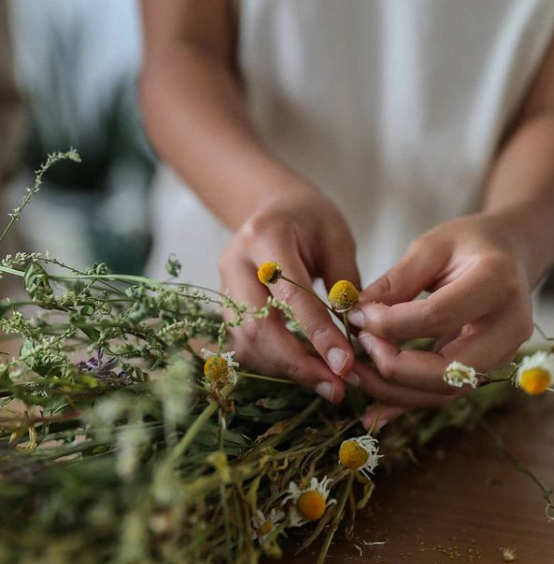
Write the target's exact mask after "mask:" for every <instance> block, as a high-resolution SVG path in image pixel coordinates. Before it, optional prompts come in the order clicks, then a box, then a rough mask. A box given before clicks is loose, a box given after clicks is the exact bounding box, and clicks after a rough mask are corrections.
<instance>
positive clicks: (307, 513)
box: [296, 490, 327, 521]
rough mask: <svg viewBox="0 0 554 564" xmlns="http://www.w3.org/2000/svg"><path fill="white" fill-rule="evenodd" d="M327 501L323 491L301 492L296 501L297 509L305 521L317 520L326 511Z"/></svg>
mask: <svg viewBox="0 0 554 564" xmlns="http://www.w3.org/2000/svg"><path fill="white" fill-rule="evenodd" d="M326 507H327V502H326V500H325V497H324V496H323V494H322V493H321V492H318V491H315V490H310V491H307V492H305V493H303V494H301V495H300V496H299V498H298V501H297V502H296V510H297V511H298V514H299V515H300V517H302V519H304V520H305V521H317V520H318V519H321V517H322V516H323V514H324V513H325V508H326Z"/></svg>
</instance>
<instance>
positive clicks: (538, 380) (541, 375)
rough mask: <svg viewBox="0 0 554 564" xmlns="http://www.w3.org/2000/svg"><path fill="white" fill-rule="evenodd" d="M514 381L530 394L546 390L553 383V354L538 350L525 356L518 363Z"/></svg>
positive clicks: (535, 394)
mask: <svg viewBox="0 0 554 564" xmlns="http://www.w3.org/2000/svg"><path fill="white" fill-rule="evenodd" d="M515 383H516V385H517V386H519V387H520V388H521V389H522V390H523V391H525V392H527V393H528V394H530V395H532V396H538V395H540V394H543V393H544V392H546V390H547V389H548V388H550V387H551V386H552V385H554V355H553V354H551V353H547V352H544V351H540V352H536V353H535V354H534V355H531V356H526V357H525V358H524V359H523V360H522V362H521V364H520V365H519V368H518V370H517V374H516V378H515Z"/></svg>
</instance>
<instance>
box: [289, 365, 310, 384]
mask: <svg viewBox="0 0 554 564" xmlns="http://www.w3.org/2000/svg"><path fill="white" fill-rule="evenodd" d="M285 374H286V376H287V378H289V379H290V380H293V381H295V382H298V383H300V384H302V383H303V380H304V374H305V372H304V371H303V370H302V367H301V365H300V363H296V362H293V363H289V364H287V366H286V368H285Z"/></svg>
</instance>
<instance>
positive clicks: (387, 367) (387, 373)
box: [377, 357, 396, 382]
mask: <svg viewBox="0 0 554 564" xmlns="http://www.w3.org/2000/svg"><path fill="white" fill-rule="evenodd" d="M377 368H378V369H379V373H380V374H381V376H382V377H383V379H384V380H387V381H388V382H394V381H395V380H396V369H395V368H396V367H395V363H394V360H393V359H391V358H388V357H385V358H382V359H380V360H379V363H378V364H377Z"/></svg>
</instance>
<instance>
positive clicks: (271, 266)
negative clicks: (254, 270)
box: [258, 261, 283, 286]
mask: <svg viewBox="0 0 554 564" xmlns="http://www.w3.org/2000/svg"><path fill="white" fill-rule="evenodd" d="M282 275H283V265H282V264H281V263H280V262H275V261H273V262H264V263H263V264H262V265H261V266H260V268H258V280H259V281H260V282H261V283H262V284H265V285H266V286H268V285H269V284H275V282H277V280H279V278H281V276H282Z"/></svg>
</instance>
